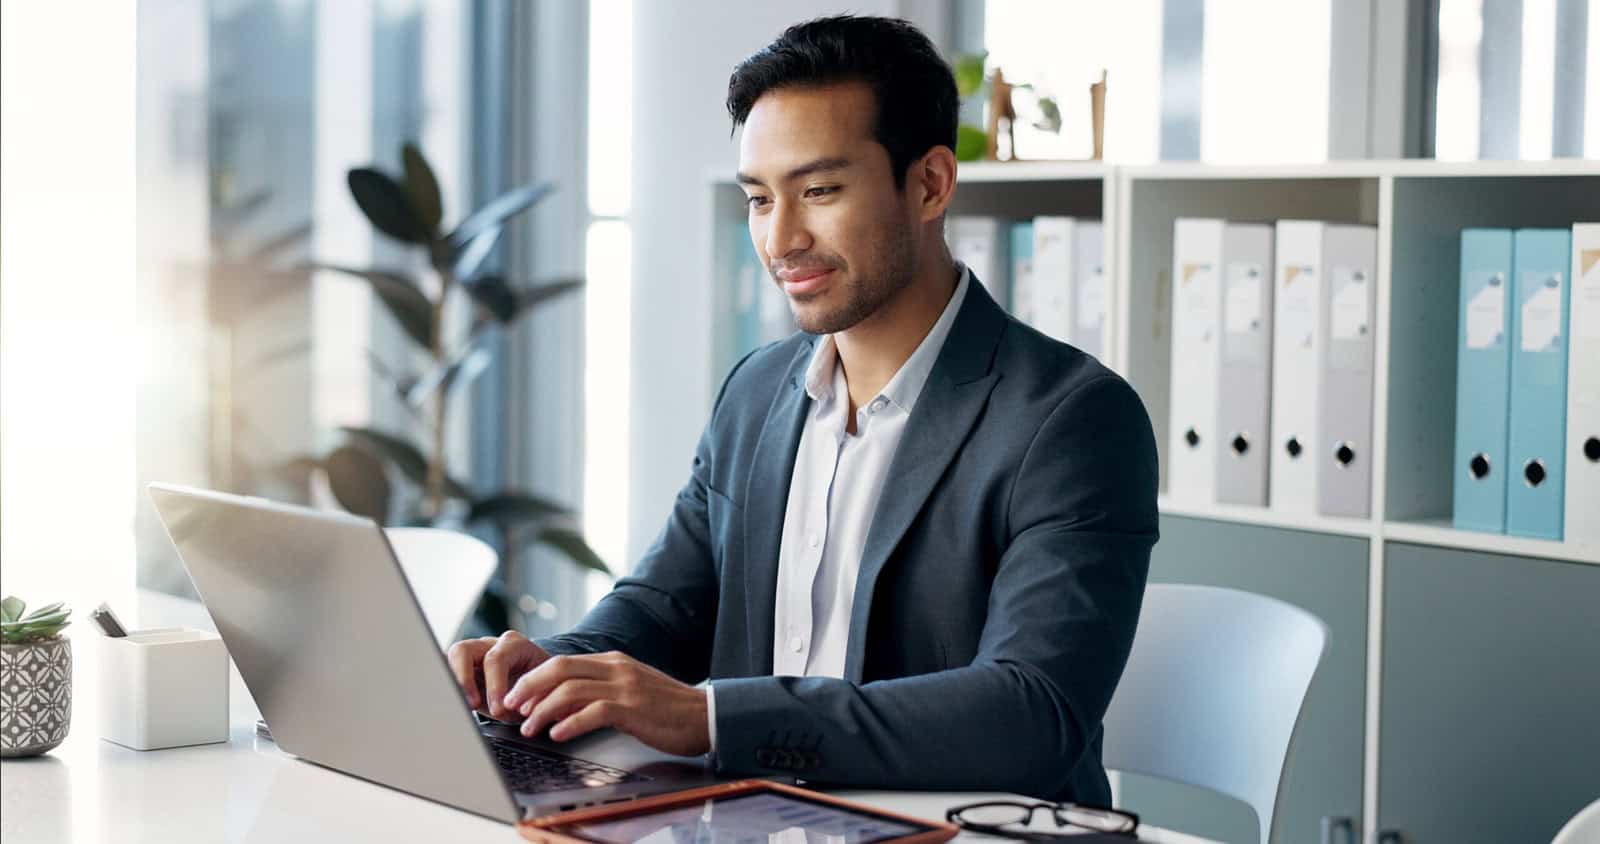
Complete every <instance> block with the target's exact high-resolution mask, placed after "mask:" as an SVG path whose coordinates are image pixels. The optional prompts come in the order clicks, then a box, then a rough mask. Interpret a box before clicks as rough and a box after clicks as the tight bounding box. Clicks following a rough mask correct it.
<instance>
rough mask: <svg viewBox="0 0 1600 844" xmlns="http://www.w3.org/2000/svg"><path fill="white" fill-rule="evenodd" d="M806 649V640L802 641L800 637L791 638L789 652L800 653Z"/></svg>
mask: <svg viewBox="0 0 1600 844" xmlns="http://www.w3.org/2000/svg"><path fill="white" fill-rule="evenodd" d="M805 649H806V643H805V640H804V639H801V638H800V637H799V636H791V637H789V650H791V651H794V652H795V653H799V652H801V651H803V650H805Z"/></svg>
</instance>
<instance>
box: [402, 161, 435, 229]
mask: <svg viewBox="0 0 1600 844" xmlns="http://www.w3.org/2000/svg"><path fill="white" fill-rule="evenodd" d="M400 157H401V158H402V159H404V160H405V167H406V192H407V193H408V194H410V195H411V205H412V207H413V208H415V209H416V211H417V217H418V218H419V219H420V220H421V221H422V224H423V225H424V226H427V228H428V231H429V232H436V231H438V230H439V221H440V220H442V219H444V204H443V202H442V201H441V200H440V199H439V180H438V179H435V178H434V176H433V168H432V167H429V166H428V160H427V159H426V158H423V157H422V150H419V149H417V146H416V144H410V143H408V144H406V145H405V146H402V147H401V148H400Z"/></svg>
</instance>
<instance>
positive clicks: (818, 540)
mask: <svg viewBox="0 0 1600 844" xmlns="http://www.w3.org/2000/svg"><path fill="white" fill-rule="evenodd" d="M806 541H807V542H810V543H811V547H812V548H815V547H817V546H818V545H820V544H822V537H820V536H817V535H816V534H814V533H813V534H811V535H810V536H808V537H806Z"/></svg>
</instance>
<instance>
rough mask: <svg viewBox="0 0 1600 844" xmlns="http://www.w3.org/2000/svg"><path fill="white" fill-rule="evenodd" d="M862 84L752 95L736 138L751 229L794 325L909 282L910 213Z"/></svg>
mask: <svg viewBox="0 0 1600 844" xmlns="http://www.w3.org/2000/svg"><path fill="white" fill-rule="evenodd" d="M873 113H874V99H873V94H872V89H871V88H869V87H867V86H866V85H865V84H843V85H833V86H828V87H823V88H785V89H779V90H776V91H770V92H768V93H766V94H763V95H762V96H761V98H760V99H758V100H756V103H755V105H754V106H753V107H752V108H751V109H750V116H749V118H748V119H747V120H746V121H745V125H744V136H743V138H742V140H741V141H740V144H739V181H740V183H741V184H742V185H743V187H744V190H745V194H746V196H747V197H748V199H749V221H750V238H751V240H752V241H754V243H755V248H756V253H757V254H759V255H760V256H761V260H762V262H763V263H765V264H766V265H767V270H768V271H769V272H770V273H771V274H772V277H773V280H774V281H775V283H776V284H777V285H778V286H779V287H780V288H781V289H782V290H783V291H784V293H786V294H787V295H788V297H789V307H790V308H791V309H792V310H793V311H794V316H795V320H796V321H797V322H798V323H799V324H800V328H801V330H803V331H806V332H809V333H811V334H831V333H834V332H837V331H843V330H845V329H847V328H850V327H851V326H853V325H855V324H856V323H858V322H860V321H861V320H863V319H865V318H867V317H868V316H871V315H872V314H873V313H874V312H876V311H877V310H878V309H879V308H880V307H882V306H883V304H884V303H885V302H888V301H889V300H890V299H892V298H894V296H895V295H896V294H897V293H899V292H900V291H901V290H904V289H905V287H906V286H907V285H908V284H910V282H911V279H912V277H913V272H914V270H915V267H916V254H917V235H918V230H917V227H916V225H915V215H914V213H913V209H912V208H911V207H910V203H909V202H908V200H907V199H906V195H905V192H904V191H902V190H899V189H897V188H895V181H894V174H893V172H892V170H891V166H890V164H889V152H888V150H886V149H884V148H883V146H882V145H881V144H879V143H878V142H877V141H876V140H875V139H874V138H873V137H872V123H873Z"/></svg>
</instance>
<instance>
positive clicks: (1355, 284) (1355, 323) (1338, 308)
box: [1329, 267, 1370, 340]
mask: <svg viewBox="0 0 1600 844" xmlns="http://www.w3.org/2000/svg"><path fill="white" fill-rule="evenodd" d="M1368 319H1369V317H1368V314H1367V272H1366V271H1365V270H1362V269H1358V268H1355V267H1334V268H1333V313H1332V315H1331V320H1332V325H1331V326H1330V328H1329V330H1330V331H1331V332H1332V334H1333V339H1335V340H1361V339H1365V338H1366V336H1367V332H1368V331H1369V330H1370V329H1369V328H1368V327H1367V323H1368Z"/></svg>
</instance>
